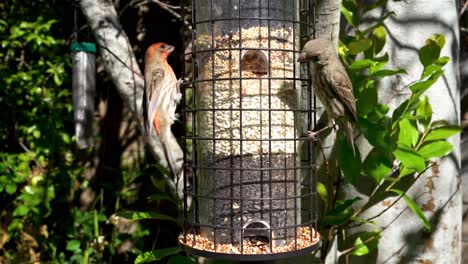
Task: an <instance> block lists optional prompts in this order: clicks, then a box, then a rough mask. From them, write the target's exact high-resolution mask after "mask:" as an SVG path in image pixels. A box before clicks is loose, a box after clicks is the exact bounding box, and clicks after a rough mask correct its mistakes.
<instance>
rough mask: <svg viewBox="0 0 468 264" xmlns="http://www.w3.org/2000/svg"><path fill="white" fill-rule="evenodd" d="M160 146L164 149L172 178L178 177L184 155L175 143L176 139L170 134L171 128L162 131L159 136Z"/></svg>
mask: <svg viewBox="0 0 468 264" xmlns="http://www.w3.org/2000/svg"><path fill="white" fill-rule="evenodd" d="M160 137H161V138H160V140H161V145H162V147H163V149H164V154H165V156H166V160H167V164H168V167H169V169H170V170H171V172H172V173H173V174H174V177H178V176H179V173H180V171H181V168H182V162H183V158H184V156H183V155H184V154H183V152H182V149H181V148H180V146H179V143H177V140H176V138H175V137H174V135H173V134H172V131H171V128H170V127H168V129H163V130H162V131H161V134H160Z"/></svg>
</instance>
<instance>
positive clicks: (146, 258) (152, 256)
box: [135, 247, 182, 264]
mask: <svg viewBox="0 0 468 264" xmlns="http://www.w3.org/2000/svg"><path fill="white" fill-rule="evenodd" d="M181 251H182V248H181V247H171V248H161V249H156V250H152V251H148V252H145V253H143V254H140V255H138V257H137V258H136V259H135V264H139V263H148V262H151V261H158V260H161V259H163V258H165V257H168V256H171V255H175V254H177V253H179V252H181Z"/></svg>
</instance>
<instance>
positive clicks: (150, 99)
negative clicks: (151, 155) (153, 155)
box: [143, 68, 164, 133]
mask: <svg viewBox="0 0 468 264" xmlns="http://www.w3.org/2000/svg"><path fill="white" fill-rule="evenodd" d="M145 75H146V80H145V93H146V102H144V105H146V111H145V110H143V113H144V117H145V127H146V129H147V132H148V133H151V132H152V131H153V129H154V126H153V120H154V117H155V115H156V112H157V109H158V108H159V106H160V104H161V100H162V95H161V91H160V90H161V87H163V85H161V83H162V82H163V80H164V69H162V68H155V69H153V70H152V71H151V72H149V73H147V74H145Z"/></svg>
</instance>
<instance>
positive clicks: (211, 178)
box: [180, 0, 320, 261]
mask: <svg viewBox="0 0 468 264" xmlns="http://www.w3.org/2000/svg"><path fill="white" fill-rule="evenodd" d="M313 4H314V3H313V1H312V0H194V1H192V4H191V8H192V24H191V25H192V43H193V45H192V50H191V51H190V52H187V53H186V54H185V58H191V60H190V61H189V64H191V69H192V71H191V76H184V77H187V78H188V79H190V81H188V82H186V83H184V84H183V87H182V88H183V89H182V91H183V96H184V99H183V100H182V101H183V104H184V105H183V106H182V107H183V113H184V115H185V120H189V122H188V123H187V124H186V127H187V134H186V136H185V144H184V148H185V149H184V155H185V157H184V166H185V172H186V173H185V176H184V232H183V234H181V236H180V242H181V243H182V244H183V245H185V246H186V247H187V249H188V250H189V251H191V252H192V253H194V254H197V255H200V256H205V257H212V258H220V259H230V260H238V261H252V260H265V261H267V260H275V259H278V258H285V257H292V256H298V255H303V254H306V253H308V252H310V251H311V250H313V249H315V248H317V247H318V246H319V240H320V239H319V234H318V232H317V231H316V230H317V195H316V178H315V177H316V175H315V168H316V166H315V163H314V161H315V153H314V142H312V141H309V140H308V139H307V136H306V132H307V131H309V130H313V129H314V124H315V120H316V116H315V103H314V102H315V101H314V96H313V90H312V87H311V80H310V78H309V75H308V69H307V67H308V65H305V64H304V65H301V64H299V63H298V62H297V59H298V57H299V54H300V50H301V47H302V46H303V45H304V44H305V42H306V41H307V40H308V39H309V38H310V36H311V34H312V31H313V27H312V25H311V23H312V21H313V20H312V17H311V16H312V12H311V10H312V7H313Z"/></svg>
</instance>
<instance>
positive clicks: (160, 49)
mask: <svg viewBox="0 0 468 264" xmlns="http://www.w3.org/2000/svg"><path fill="white" fill-rule="evenodd" d="M173 51H174V46H171V45H168V44H166V43H164V42H158V43H155V44H153V45H151V46H150V47H149V48H148V50H147V51H146V56H145V59H146V60H147V61H148V60H150V59H151V58H154V56H155V55H158V54H161V56H162V58H163V59H167V56H169V54H171V52H173ZM156 52H157V53H156Z"/></svg>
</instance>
